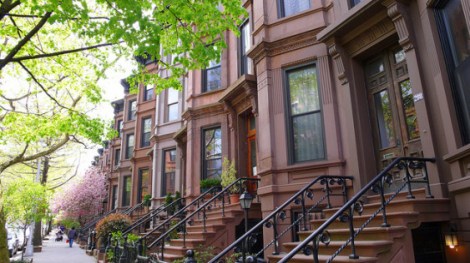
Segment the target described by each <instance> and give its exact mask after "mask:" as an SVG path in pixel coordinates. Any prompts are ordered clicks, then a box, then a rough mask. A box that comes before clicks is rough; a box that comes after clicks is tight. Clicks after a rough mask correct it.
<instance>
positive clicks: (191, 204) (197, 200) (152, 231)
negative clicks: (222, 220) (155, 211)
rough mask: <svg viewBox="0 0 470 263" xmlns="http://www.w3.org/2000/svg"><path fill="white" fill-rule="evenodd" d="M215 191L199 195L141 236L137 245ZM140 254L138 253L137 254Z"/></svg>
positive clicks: (211, 189) (212, 189)
mask: <svg viewBox="0 0 470 263" xmlns="http://www.w3.org/2000/svg"><path fill="white" fill-rule="evenodd" d="M216 189H217V187H216V186H214V187H212V188H210V189H209V190H207V191H206V192H204V193H203V194H201V195H200V196H198V197H197V198H196V199H194V200H193V201H192V202H191V203H189V204H188V205H186V206H185V207H183V208H181V209H180V210H178V211H177V212H176V213H174V214H173V215H172V216H171V217H169V218H167V219H166V220H165V221H163V222H162V223H160V224H159V225H158V226H157V227H155V228H153V229H152V230H151V231H150V232H148V233H147V234H145V235H143V236H142V237H141V238H139V240H138V241H137V242H138V243H139V244H141V245H142V243H143V241H144V240H145V239H146V238H147V237H149V236H150V235H152V234H153V233H155V232H156V231H157V230H160V229H161V228H162V227H163V226H165V225H167V224H168V223H169V222H171V220H173V219H174V218H176V217H181V216H182V215H184V214H185V213H186V210H187V209H188V208H190V207H191V206H193V205H195V204H197V203H199V201H201V200H203V199H204V198H205V197H206V195H208V194H209V193H211V192H213V191H215V190H216ZM139 254H140V253H139Z"/></svg>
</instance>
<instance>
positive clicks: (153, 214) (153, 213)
mask: <svg viewBox="0 0 470 263" xmlns="http://www.w3.org/2000/svg"><path fill="white" fill-rule="evenodd" d="M183 202H184V199H183V198H179V199H177V200H175V201H173V202H172V203H170V204H163V205H161V206H159V207H157V208H155V209H152V210H150V211H149V212H148V213H147V214H145V215H144V216H143V217H141V218H139V219H137V220H136V221H135V222H134V223H133V224H132V225H130V226H129V227H128V228H127V229H126V230H124V231H123V232H122V234H123V235H124V237H126V235H127V234H129V233H131V232H132V231H134V230H136V229H137V230H139V232H142V227H144V228H145V227H146V226H147V224H150V222H153V223H154V224H155V223H157V222H158V221H157V219H156V218H159V217H162V216H163V213H166V215H168V211H169V210H170V209H175V208H179V206H180V205H181V204H183ZM176 210H178V209H176ZM144 230H145V229H144Z"/></svg>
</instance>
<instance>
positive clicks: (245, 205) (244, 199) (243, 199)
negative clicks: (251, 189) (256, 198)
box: [240, 190, 253, 263]
mask: <svg viewBox="0 0 470 263" xmlns="http://www.w3.org/2000/svg"><path fill="white" fill-rule="evenodd" d="M252 201H253V196H252V195H250V193H248V192H247V191H246V190H245V192H243V194H241V195H240V206H241V207H242V209H243V214H244V217H245V233H246V232H248V209H250V207H251V202H252ZM246 249H248V238H246V239H245V241H244V242H243V249H242V257H243V263H245V262H246Z"/></svg>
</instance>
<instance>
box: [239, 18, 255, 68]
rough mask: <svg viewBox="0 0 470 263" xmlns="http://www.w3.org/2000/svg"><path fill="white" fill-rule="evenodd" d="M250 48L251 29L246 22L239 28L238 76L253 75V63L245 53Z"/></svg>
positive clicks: (248, 22)
mask: <svg viewBox="0 0 470 263" xmlns="http://www.w3.org/2000/svg"><path fill="white" fill-rule="evenodd" d="M250 48H251V27H250V21H246V22H245V23H244V24H243V25H242V26H241V27H240V50H239V53H240V74H241V75H244V74H253V61H252V60H251V58H249V57H248V55H247V52H248V50H250Z"/></svg>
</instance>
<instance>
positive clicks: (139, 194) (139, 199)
mask: <svg viewBox="0 0 470 263" xmlns="http://www.w3.org/2000/svg"><path fill="white" fill-rule="evenodd" d="M144 171H147V172H148V177H149V178H150V168H149V167H142V168H139V172H138V173H137V174H138V176H137V178H138V180H137V181H138V182H137V203H141V202H142V201H143V198H144V197H143V196H142V192H143V191H142V186H143V183H144V180H143V172H144ZM149 178H147V179H149ZM148 190H150V189H149V184H148V181H147V191H148ZM148 192H149V194H150V191H148Z"/></svg>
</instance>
